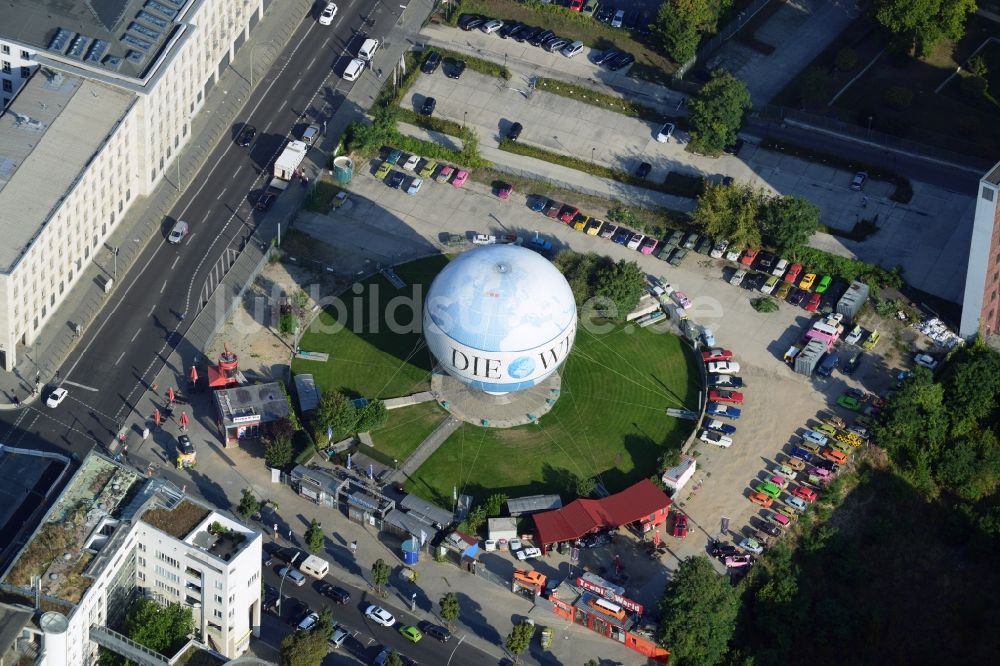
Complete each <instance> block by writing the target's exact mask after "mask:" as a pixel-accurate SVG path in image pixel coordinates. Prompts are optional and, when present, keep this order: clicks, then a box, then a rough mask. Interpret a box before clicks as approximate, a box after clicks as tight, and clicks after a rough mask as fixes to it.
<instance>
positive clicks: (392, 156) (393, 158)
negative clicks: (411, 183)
mask: <svg viewBox="0 0 1000 666" xmlns="http://www.w3.org/2000/svg"><path fill="white" fill-rule="evenodd" d="M402 156H403V153H402V152H401V151H400V150H398V149H396V148H393V149H392V150H390V151H389V156H388V157H386V158H385V161H386V162H388V163H389V164H395V163H396V162H398V161H399V158H400V157H402Z"/></svg>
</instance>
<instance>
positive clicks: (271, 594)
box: [260, 585, 278, 613]
mask: <svg viewBox="0 0 1000 666" xmlns="http://www.w3.org/2000/svg"><path fill="white" fill-rule="evenodd" d="M260 601H261V604H260V605H261V608H262V609H263V610H264V612H265V613H275V612H277V610H278V590H276V589H274V588H273V587H271V586H270V585H264V592H263V593H262V594H261V599H260Z"/></svg>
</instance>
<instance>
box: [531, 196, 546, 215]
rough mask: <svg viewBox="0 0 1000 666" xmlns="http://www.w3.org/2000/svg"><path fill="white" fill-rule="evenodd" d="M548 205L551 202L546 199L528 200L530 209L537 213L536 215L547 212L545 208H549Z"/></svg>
mask: <svg viewBox="0 0 1000 666" xmlns="http://www.w3.org/2000/svg"><path fill="white" fill-rule="evenodd" d="M548 203H549V200H548V199H546V198H545V197H534V198H532V199H529V200H528V208H530V209H531V210H533V211H535V212H536V213H541V212H542V211H543V210H545V206H547V205H548Z"/></svg>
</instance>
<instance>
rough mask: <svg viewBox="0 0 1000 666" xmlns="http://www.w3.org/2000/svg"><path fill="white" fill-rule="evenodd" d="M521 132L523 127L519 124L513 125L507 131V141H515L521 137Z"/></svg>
mask: <svg viewBox="0 0 1000 666" xmlns="http://www.w3.org/2000/svg"><path fill="white" fill-rule="evenodd" d="M523 130H524V125H522V124H521V123H514V124H513V125H511V126H510V129H509V130H507V140H508V141H517V139H518V137H520V136H521V132H522V131H523Z"/></svg>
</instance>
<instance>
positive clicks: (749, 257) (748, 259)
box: [740, 247, 759, 266]
mask: <svg viewBox="0 0 1000 666" xmlns="http://www.w3.org/2000/svg"><path fill="white" fill-rule="evenodd" d="M758 252H759V250H755V249H754V248H752V247H748V248H747V249H746V251H745V252H744V253H743V256H742V257H740V263H741V264H743V265H744V266H753V262H754V261H756V259H757V253H758Z"/></svg>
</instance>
